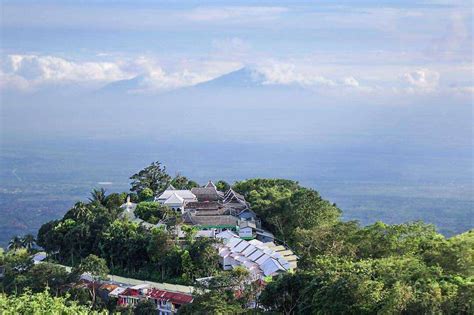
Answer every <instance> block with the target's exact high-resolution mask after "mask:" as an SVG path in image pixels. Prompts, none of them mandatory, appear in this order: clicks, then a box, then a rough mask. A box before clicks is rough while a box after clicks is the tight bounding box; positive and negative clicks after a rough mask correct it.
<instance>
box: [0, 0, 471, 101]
mask: <svg viewBox="0 0 474 315" xmlns="http://www.w3.org/2000/svg"><path fill="white" fill-rule="evenodd" d="M1 8H2V22H1V31H2V43H1V53H2V55H1V68H0V71H1V72H0V75H1V88H2V89H3V90H12V91H15V92H18V93H29V92H31V91H38V90H41V89H43V88H45V87H48V86H50V85H57V84H64V85H76V86H84V87H92V88H96V87H100V86H103V85H105V84H108V83H110V82H114V81H118V80H123V79H131V78H133V77H136V76H139V75H141V76H143V77H145V78H146V80H145V81H144V82H145V83H144V84H145V85H146V86H145V87H144V89H143V90H144V91H161V90H169V89H174V88H179V87H182V86H188V85H193V84H196V83H199V82H203V81H206V80H209V79H212V78H215V77H217V76H219V75H222V74H225V73H227V72H230V71H233V70H236V69H239V68H241V67H243V66H249V67H252V68H253V69H257V70H258V71H260V72H262V73H263V74H264V75H265V76H266V78H267V81H268V83H269V84H272V83H277V84H299V85H304V86H306V87H309V88H314V89H317V90H318V91H326V90H328V91H330V90H332V91H334V89H341V90H344V91H345V93H348V94H349V95H351V94H357V95H359V96H360V95H362V96H364V97H365V96H370V95H376V96H378V97H386V98H392V97H394V96H397V95H401V94H402V95H408V96H410V95H427V94H429V95H431V96H433V95H435V96H439V97H440V98H452V97H456V98H461V99H464V100H469V99H470V98H471V97H472V95H473V91H474V88H473V78H472V71H473V67H472V49H473V42H472V5H471V3H470V1H340V2H337V3H336V2H334V1H311V2H308V1H179V2H177V1H1Z"/></svg>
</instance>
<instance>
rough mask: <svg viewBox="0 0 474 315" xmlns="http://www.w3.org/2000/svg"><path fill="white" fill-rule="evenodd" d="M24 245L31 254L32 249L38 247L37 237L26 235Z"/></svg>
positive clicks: (23, 239) (23, 240)
mask: <svg viewBox="0 0 474 315" xmlns="http://www.w3.org/2000/svg"><path fill="white" fill-rule="evenodd" d="M21 241H22V243H23V247H25V248H26V249H27V250H28V251H29V252H31V251H32V249H33V248H34V247H35V245H36V239H35V237H34V236H33V235H32V234H26V235H25V236H24V237H23V238H22V240H21Z"/></svg>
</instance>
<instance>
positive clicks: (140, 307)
mask: <svg viewBox="0 0 474 315" xmlns="http://www.w3.org/2000/svg"><path fill="white" fill-rule="evenodd" d="M131 180H132V182H131V190H130V191H131V192H124V193H111V194H107V192H106V191H105V190H103V189H98V190H94V191H93V192H92V193H91V197H90V200H89V202H87V203H83V202H78V203H76V204H75V205H74V207H72V208H71V209H70V210H69V211H68V212H67V213H66V214H65V215H64V217H63V218H62V219H60V220H54V221H50V222H48V223H46V224H44V225H43V226H42V227H41V228H40V230H39V231H38V235H37V238H36V243H37V245H38V246H40V247H41V248H42V249H43V250H44V251H46V253H47V254H48V258H47V260H48V262H43V263H39V264H33V263H32V261H31V255H32V254H33V253H35V252H36V251H38V250H39V249H38V248H37V247H36V246H35V244H34V239H32V237H31V236H28V237H26V236H25V237H23V238H21V237H15V238H14V239H12V241H11V242H10V244H9V248H8V250H7V251H6V252H5V253H3V252H2V253H1V254H0V266H2V269H1V271H2V291H3V292H4V293H3V294H2V295H0V313H1V310H5V313H7V314H8V313H9V312H10V313H25V314H26V313H32V310H36V311H37V312H39V313H58V312H59V313H63V314H64V313H66V314H67V313H70V314H77V313H87V312H110V313H113V312H122V313H135V314H156V310H154V309H153V307H151V308H150V307H149V306H150V305H147V303H146V301H145V302H140V303H139V304H137V305H135V306H134V307H130V306H128V307H126V306H117V303H116V301H114V300H112V299H106V298H103V297H101V296H99V295H98V294H96V291H95V288H96V287H95V286H94V284H95V283H96V282H99V281H100V280H102V279H105V278H106V277H107V274H114V275H121V276H127V277H131V278H137V279H143V280H150V281H156V282H166V283H174V284H181V285H189V286H194V287H195V288H196V290H195V291H194V293H193V297H194V300H193V302H192V303H189V304H186V305H184V306H182V307H181V308H179V311H178V313H181V314H230V313H232V314H238V313H284V314H303V313H307V314H341V313H349V314H378V313H382V314H434V313H437V314H439V313H447V314H469V313H471V314H472V313H474V304H473V303H474V231H473V230H470V231H468V232H466V233H463V234H460V235H457V236H454V237H451V238H445V237H444V236H443V235H441V234H439V233H437V231H436V229H435V227H434V226H432V225H428V224H424V223H423V222H409V223H405V224H398V225H388V224H385V223H383V222H377V223H375V224H373V225H369V226H361V225H359V223H358V222H356V221H348V222H347V221H342V220H341V214H342V211H341V209H339V208H338V207H337V205H336V204H333V203H331V202H329V201H327V200H324V199H323V198H322V197H321V196H320V195H319V193H318V192H317V191H315V190H313V189H309V188H305V187H302V186H301V185H299V184H298V183H297V182H295V181H292V180H286V179H249V180H244V181H239V182H236V183H233V184H229V183H226V182H225V181H217V182H216V184H215V190H216V191H217V192H224V191H231V192H235V196H241V197H242V200H243V199H245V201H246V202H247V203H248V205H249V209H251V211H253V212H254V213H255V214H256V216H257V217H258V218H259V220H260V221H261V228H262V229H263V230H264V231H268V232H269V233H270V234H272V235H273V236H274V243H275V244H277V245H281V246H284V247H285V249H287V250H291V251H292V252H294V254H295V255H296V256H297V257H298V264H297V268H294V269H291V270H287V271H285V272H281V273H278V274H275V275H273V276H272V277H266V278H265V279H264V280H265V281H252V280H250V279H249V277H250V273H249V271H248V270H246V269H245V268H241V267H238V268H234V269H233V270H229V271H227V270H222V266H220V262H221V261H220V256H219V252H218V251H217V250H216V248H218V246H219V242H221V241H220V240H219V239H217V238H212V237H197V233H198V230H197V229H196V227H195V226H192V225H189V224H186V218H184V215H183V214H182V212H180V211H175V210H174V209H172V208H171V207H169V206H167V205H165V204H161V203H159V202H156V198H155V197H157V196H160V195H161V194H162V192H163V191H166V190H167V189H169V187H172V188H173V190H176V191H178V190H190V189H192V188H197V187H200V186H199V184H198V183H196V182H195V181H192V180H190V179H188V178H186V177H185V176H182V175H177V176H175V177H172V176H170V175H169V174H168V173H167V171H166V168H165V167H163V166H162V165H161V164H160V163H159V162H154V163H152V164H151V165H150V166H148V167H146V168H145V169H143V170H141V171H139V172H138V173H137V174H134V175H133V176H132V177H131ZM226 196H227V193H226ZM178 197H179V196H178ZM239 198H240V197H239ZM127 199H128V200H127ZM131 204H134V205H136V207H135V208H134V215H135V216H136V218H134V219H133V218H131V217H129V216H128V215H127V213H126V212H127V209H129V208H128V206H124V205H131ZM178 231H180V233H181V234H180V233H178ZM61 265H65V266H71V267H73V268H72V272H71V273H69V272H67V271H66V269H65V268H64V267H63V266H61ZM84 272H87V273H89V274H91V275H92V280H91V281H92V282H93V285H92V286H90V287H87V286H80V285H78V283H79V281H80V280H79V279H80V275H81V274H83V273H84ZM202 279H206V280H205V281H203V280H202ZM91 288H92V289H91ZM44 301H50V302H47V303H45V302H44Z"/></svg>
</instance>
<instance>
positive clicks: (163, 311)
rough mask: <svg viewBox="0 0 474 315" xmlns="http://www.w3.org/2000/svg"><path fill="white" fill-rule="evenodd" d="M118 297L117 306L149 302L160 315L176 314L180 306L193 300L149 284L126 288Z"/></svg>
mask: <svg viewBox="0 0 474 315" xmlns="http://www.w3.org/2000/svg"><path fill="white" fill-rule="evenodd" d="M111 293H112V292H111ZM118 296H119V298H118V301H117V304H118V305H119V306H132V307H133V306H135V305H137V304H138V302H139V301H142V300H150V301H152V302H153V303H154V304H155V306H156V310H157V314H160V315H171V314H176V313H177V312H178V310H179V308H180V307H181V306H182V305H185V304H188V303H192V301H193V299H194V298H193V296H192V295H190V294H185V293H182V292H172V291H168V290H163V289H157V288H153V287H152V286H150V285H149V284H139V285H136V286H133V287H130V288H127V289H125V290H124V291H122V292H121V293H119V294H118Z"/></svg>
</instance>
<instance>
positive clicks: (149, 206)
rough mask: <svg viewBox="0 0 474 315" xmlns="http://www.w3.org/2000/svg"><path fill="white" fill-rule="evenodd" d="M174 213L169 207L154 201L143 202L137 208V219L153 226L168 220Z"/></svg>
mask: <svg viewBox="0 0 474 315" xmlns="http://www.w3.org/2000/svg"><path fill="white" fill-rule="evenodd" d="M172 212H173V210H171V209H170V208H169V207H167V206H165V205H162V204H159V203H158V202H154V201H142V202H140V203H139V204H137V207H136V208H135V215H136V216H137V217H139V218H140V219H142V220H144V221H146V222H149V223H152V224H156V223H158V222H159V221H160V220H164V219H166V218H168V217H169V216H171V213H172Z"/></svg>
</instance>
